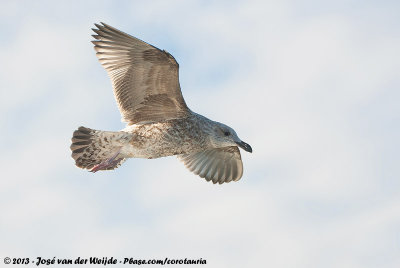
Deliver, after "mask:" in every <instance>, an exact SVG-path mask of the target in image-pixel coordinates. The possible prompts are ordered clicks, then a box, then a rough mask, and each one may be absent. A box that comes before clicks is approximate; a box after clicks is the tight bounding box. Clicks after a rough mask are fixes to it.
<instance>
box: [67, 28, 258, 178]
mask: <svg viewBox="0 0 400 268" xmlns="http://www.w3.org/2000/svg"><path fill="white" fill-rule="evenodd" d="M95 25H96V27H97V29H93V31H94V32H95V33H96V35H93V37H94V38H95V39H96V41H93V44H94V45H95V47H94V48H95V50H96V52H97V53H96V55H97V57H98V59H99V61H100V62H101V64H102V65H103V66H104V68H105V69H106V70H107V72H108V75H109V76H110V78H111V81H112V84H113V89H114V96H115V98H116V101H117V103H118V107H119V109H120V112H121V115H122V120H123V121H125V122H127V127H126V128H125V129H124V130H122V131H118V132H112V131H99V130H93V129H89V128H85V127H80V128H79V129H78V130H76V131H75V132H74V134H73V138H72V145H71V150H72V158H73V159H74V160H75V163H76V165H77V166H78V167H80V168H84V169H90V170H91V171H93V172H96V171H98V170H110V169H114V168H117V167H118V166H119V165H121V164H122V163H123V162H124V161H125V159H126V158H135V157H136V158H138V157H139V158H149V159H150V158H158V157H164V156H170V155H177V156H178V157H179V158H180V159H181V160H182V161H183V162H184V164H185V165H186V166H187V167H188V168H189V169H190V170H191V171H192V172H194V173H195V174H197V175H199V176H200V177H202V178H205V179H206V180H207V181H210V180H211V181H213V182H214V183H224V182H230V181H237V180H239V179H240V178H241V177H242V174H243V164H242V161H241V156H240V152H239V149H238V147H237V145H238V146H240V147H242V148H243V149H245V150H246V151H249V152H251V151H252V149H251V147H250V146H249V145H248V144H246V143H244V142H243V141H241V140H240V139H239V138H238V136H237V135H236V132H235V131H234V130H233V129H231V128H230V127H228V126H226V125H224V124H222V123H218V122H215V121H212V120H210V119H208V118H206V117H204V116H201V115H199V114H196V113H194V112H192V111H191V110H190V109H189V108H188V107H187V105H186V103H185V101H184V99H183V96H182V93H181V89H180V85H179V78H178V72H179V70H178V69H179V65H178V63H177V62H176V60H175V58H174V57H173V56H172V55H171V54H169V53H168V52H166V51H165V50H160V49H158V48H156V47H154V46H152V45H150V44H147V43H145V42H143V41H141V40H139V39H137V38H135V37H133V36H130V35H128V34H125V33H123V32H121V31H119V30H117V29H115V28H113V27H111V26H109V25H106V24H104V23H102V25H98V24H95Z"/></svg>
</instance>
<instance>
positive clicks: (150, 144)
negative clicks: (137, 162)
mask: <svg viewBox="0 0 400 268" xmlns="http://www.w3.org/2000/svg"><path fill="white" fill-rule="evenodd" d="M129 132H131V133H132V139H131V141H130V142H129V145H128V144H127V145H126V146H124V148H123V149H122V151H121V153H122V154H123V155H124V156H125V157H134V158H148V159H151V158H159V157H164V156H170V155H178V154H186V153H192V152H196V151H201V150H204V149H205V148H206V144H205V141H204V140H203V138H202V136H201V135H199V136H196V135H195V136H193V135H192V134H191V133H189V134H188V131H187V128H185V129H183V128H180V126H179V125H178V126H177V125H176V124H175V125H172V126H170V123H169V122H167V123H157V124H151V125H140V126H136V127H132V128H131V129H130V130H129ZM197 133H198V132H197Z"/></svg>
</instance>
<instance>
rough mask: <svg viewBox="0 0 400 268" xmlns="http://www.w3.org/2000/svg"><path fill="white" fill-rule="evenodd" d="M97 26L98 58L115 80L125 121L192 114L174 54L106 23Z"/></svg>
mask: <svg viewBox="0 0 400 268" xmlns="http://www.w3.org/2000/svg"><path fill="white" fill-rule="evenodd" d="M95 25H96V27H97V28H98V29H92V30H93V31H94V32H95V33H96V34H97V35H93V37H94V38H95V39H97V41H92V42H93V44H94V45H95V46H94V49H95V50H96V51H97V53H96V56H97V57H98V59H99V61H100V62H101V64H102V65H103V67H104V68H105V69H106V70H107V72H108V75H109V76H110V78H111V81H112V84H113V88H114V95H115V98H116V100H117V103H118V107H119V110H120V112H121V115H122V120H123V121H125V122H127V123H128V124H135V123H139V122H156V121H161V120H164V119H172V118H181V117H185V116H187V115H188V114H189V109H188V107H187V106H186V103H185V100H184V99H183V97H182V92H181V89H180V86H179V77H178V69H179V65H178V63H177V62H176V60H175V59H174V57H172V55H171V54H169V53H168V52H166V51H163V50H160V49H158V48H156V47H154V46H152V45H150V44H147V43H145V42H143V41H141V40H139V39H137V38H135V37H133V36H130V35H128V34H126V33H123V32H121V31H119V30H117V29H115V28H113V27H111V26H109V25H107V24H105V23H102V25H98V24H95Z"/></svg>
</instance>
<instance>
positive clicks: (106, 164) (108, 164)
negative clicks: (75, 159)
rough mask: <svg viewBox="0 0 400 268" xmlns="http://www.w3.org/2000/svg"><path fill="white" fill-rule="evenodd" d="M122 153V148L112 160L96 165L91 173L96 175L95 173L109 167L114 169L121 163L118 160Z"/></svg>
mask: <svg viewBox="0 0 400 268" xmlns="http://www.w3.org/2000/svg"><path fill="white" fill-rule="evenodd" d="M120 152H121V148H120V149H118V151H117V152H116V153H115V154H113V155H112V156H111V157H110V158H108V159H106V160H104V161H102V162H101V163H100V164H98V165H95V166H94V167H93V168H92V169H91V170H89V171H90V172H93V173H95V172H97V171H99V170H106V169H107V168H109V167H114V166H115V165H116V164H117V163H118V162H119V161H120V159H116V158H117V156H118V155H119V153H120Z"/></svg>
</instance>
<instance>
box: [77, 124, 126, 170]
mask: <svg viewBox="0 0 400 268" xmlns="http://www.w3.org/2000/svg"><path fill="white" fill-rule="evenodd" d="M123 136H124V134H122V133H121V132H111V131H100V130H94V129H90V128H86V127H79V128H78V129H77V130H75V131H74V134H73V136H72V144H71V147H70V148H71V151H72V158H73V159H74V160H75V165H76V166H78V167H80V168H84V169H90V170H91V171H93V172H96V171H97V170H111V169H115V168H117V167H119V166H120V165H121V164H122V163H123V162H124V161H125V158H123V157H121V156H120V155H119V152H120V150H121V148H122V146H123V143H121V141H122V140H123V139H122V138H123Z"/></svg>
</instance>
